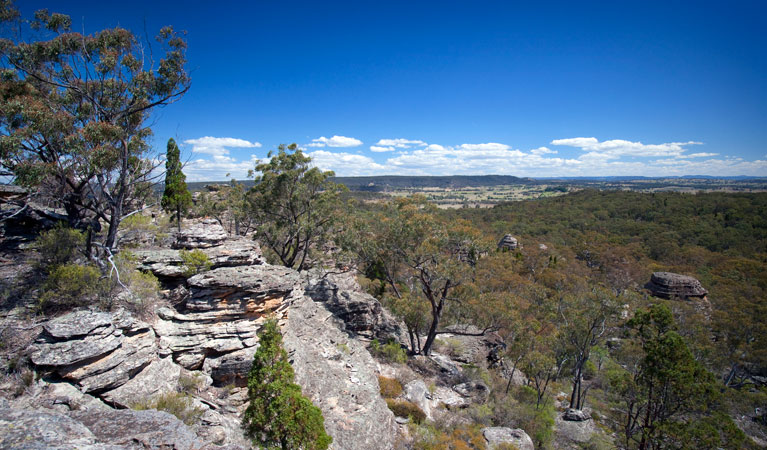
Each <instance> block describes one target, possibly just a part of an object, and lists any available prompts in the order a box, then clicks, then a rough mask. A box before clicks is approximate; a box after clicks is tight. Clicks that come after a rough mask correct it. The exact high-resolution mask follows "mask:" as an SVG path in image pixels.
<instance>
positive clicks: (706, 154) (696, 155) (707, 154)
mask: <svg viewBox="0 0 767 450" xmlns="http://www.w3.org/2000/svg"><path fill="white" fill-rule="evenodd" d="M711 156H719V153H690V154H689V155H685V157H686V158H709V157H711Z"/></svg>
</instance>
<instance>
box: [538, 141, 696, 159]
mask: <svg viewBox="0 0 767 450" xmlns="http://www.w3.org/2000/svg"><path fill="white" fill-rule="evenodd" d="M551 144H552V145H565V146H568V147H577V148H580V149H581V150H583V151H586V152H588V153H586V155H585V156H586V158H587V159H590V160H596V159H619V158H621V157H624V156H629V157H658V156H660V157H674V156H682V155H683V153H684V152H685V151H687V149H686V148H684V147H685V146H688V145H699V144H701V142H695V141H689V142H669V143H665V144H642V143H641V142H631V141H625V140H622V139H613V140H610V141H604V142H599V140H597V138H593V137H588V138H586V137H577V138H569V139H555V140H553V141H551Z"/></svg>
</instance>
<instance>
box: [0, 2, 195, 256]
mask: <svg viewBox="0 0 767 450" xmlns="http://www.w3.org/2000/svg"><path fill="white" fill-rule="evenodd" d="M0 19H2V22H3V23H2V24H0V25H6V26H3V27H2V29H3V31H4V33H3V39H0V167H2V169H3V171H5V172H6V173H8V174H10V176H12V177H13V180H14V182H15V183H17V184H20V185H22V186H25V187H27V188H29V189H30V190H31V191H32V192H33V194H34V195H36V196H37V197H38V198H41V199H44V200H46V201H48V202H51V203H54V204H57V205H60V206H61V207H63V208H64V209H65V210H66V213H67V216H68V220H69V222H70V225H72V226H75V227H78V228H81V229H85V230H86V231H87V232H88V233H87V235H88V253H89V254H90V255H91V257H92V258H93V259H95V260H96V261H97V262H100V263H102V267H103V261H104V259H105V256H106V257H108V255H109V254H111V250H112V249H113V248H114V247H115V244H116V238H117V229H118V227H119V225H120V221H121V220H123V219H124V218H125V217H126V216H127V215H129V214H130V213H131V212H133V211H134V210H135V209H137V208H138V207H139V206H138V205H140V204H141V203H142V200H143V196H145V195H148V194H149V189H148V183H147V182H148V180H149V178H150V174H151V172H152V170H153V169H154V168H155V167H154V166H155V165H154V164H152V162H151V161H152V155H150V148H149V146H148V144H147V139H148V138H149V136H150V135H151V130H150V129H149V127H148V126H147V125H146V121H147V119H148V118H149V116H150V114H151V112H152V111H153V110H154V108H156V107H159V106H163V105H167V104H169V103H172V102H174V101H176V100H178V99H179V98H180V97H181V96H183V95H184V94H185V93H186V92H187V90H188V89H189V86H190V78H189V76H188V74H187V72H186V70H185V68H184V66H185V64H186V56H185V53H186V42H185V41H184V39H183V38H182V37H181V36H179V35H178V34H177V33H175V32H174V31H173V29H172V28H171V27H165V28H163V29H161V30H160V33H159V35H158V36H157V42H158V43H159V46H160V47H161V49H160V50H161V51H157V50H158V49H154V50H153V51H152V49H150V48H149V42H141V41H140V40H139V39H138V38H137V37H136V36H135V35H134V34H133V33H132V32H130V31H128V30H126V29H124V28H120V27H115V28H110V29H105V30H102V31H99V32H96V33H93V34H87V35H86V34H82V33H77V32H72V31H71V25H72V21H71V19H70V18H69V16H66V15H64V14H56V13H53V14H51V13H49V12H48V11H47V10H41V11H38V12H36V13H35V15H34V18H33V19H32V20H22V19H21V17H20V15H19V14H18V12H17V11H16V10H15V8H14V7H13V4H12V3H11V2H10V1H8V0H1V1H0ZM7 25H11V26H7ZM27 29H31V30H27ZM6 30H11V32H10V33H5V31H6ZM22 31H24V33H22ZM30 35H33V36H37V37H38V38H39V39H38V40H35V41H31V42H26V41H25V39H24V38H23V37H24V36H30ZM157 56H159V60H155V59H154V57H157ZM101 223H105V224H106V225H107V231H106V234H105V235H103V238H100V239H99V241H98V242H96V241H95V233H97V232H99V231H101ZM91 244H97V245H96V246H97V247H98V248H99V249H101V251H99V252H93V253H92V252H91V250H92V245H91Z"/></svg>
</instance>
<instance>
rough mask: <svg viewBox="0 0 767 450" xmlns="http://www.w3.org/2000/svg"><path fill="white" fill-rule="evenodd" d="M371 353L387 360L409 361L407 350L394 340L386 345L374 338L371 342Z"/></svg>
mask: <svg viewBox="0 0 767 450" xmlns="http://www.w3.org/2000/svg"><path fill="white" fill-rule="evenodd" d="M370 353H372V354H373V356H376V357H378V358H380V359H383V360H384V361H387V362H392V363H399V364H404V363H406V362H407V352H406V351H405V349H404V348H402V346H401V345H399V344H398V343H397V342H395V341H394V340H389V342H387V343H386V344H384V345H381V343H380V342H378V339H373V341H371V342H370Z"/></svg>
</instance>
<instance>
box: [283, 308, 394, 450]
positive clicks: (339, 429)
mask: <svg viewBox="0 0 767 450" xmlns="http://www.w3.org/2000/svg"><path fill="white" fill-rule="evenodd" d="M288 315H289V319H288V321H287V323H286V325H285V328H284V330H283V333H284V344H285V348H286V349H287V350H288V354H289V357H290V359H291V364H292V365H293V368H294V370H295V373H296V382H297V383H298V384H299V385H300V386H301V387H302V388H303V393H304V395H306V396H307V397H309V398H310V399H311V400H312V402H313V403H314V404H315V405H317V406H318V407H319V408H320V409H321V410H322V414H323V416H324V417H325V429H326V431H327V432H328V434H330V435H331V436H332V437H333V448H336V449H392V448H394V442H395V437H396V434H397V430H398V426H397V424H396V423H395V421H394V415H393V414H392V413H391V411H390V410H389V408H388V407H387V406H386V403H385V402H384V401H383V399H382V398H381V396H380V394H379V388H378V378H377V376H376V373H375V367H376V363H375V361H374V360H373V358H372V357H371V356H370V354H369V353H368V352H367V350H366V349H365V348H364V346H362V344H361V343H360V342H358V341H356V340H350V339H349V337H348V335H347V334H346V333H344V332H342V331H341V330H339V328H338V326H339V325H340V322H339V321H338V319H336V318H334V316H333V314H332V313H331V312H330V311H328V309H327V308H325V306H324V304H322V303H316V302H314V301H312V299H311V298H309V297H303V298H301V299H297V300H296V301H295V302H294V303H293V304H292V305H291V307H290V310H289V311H288Z"/></svg>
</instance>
